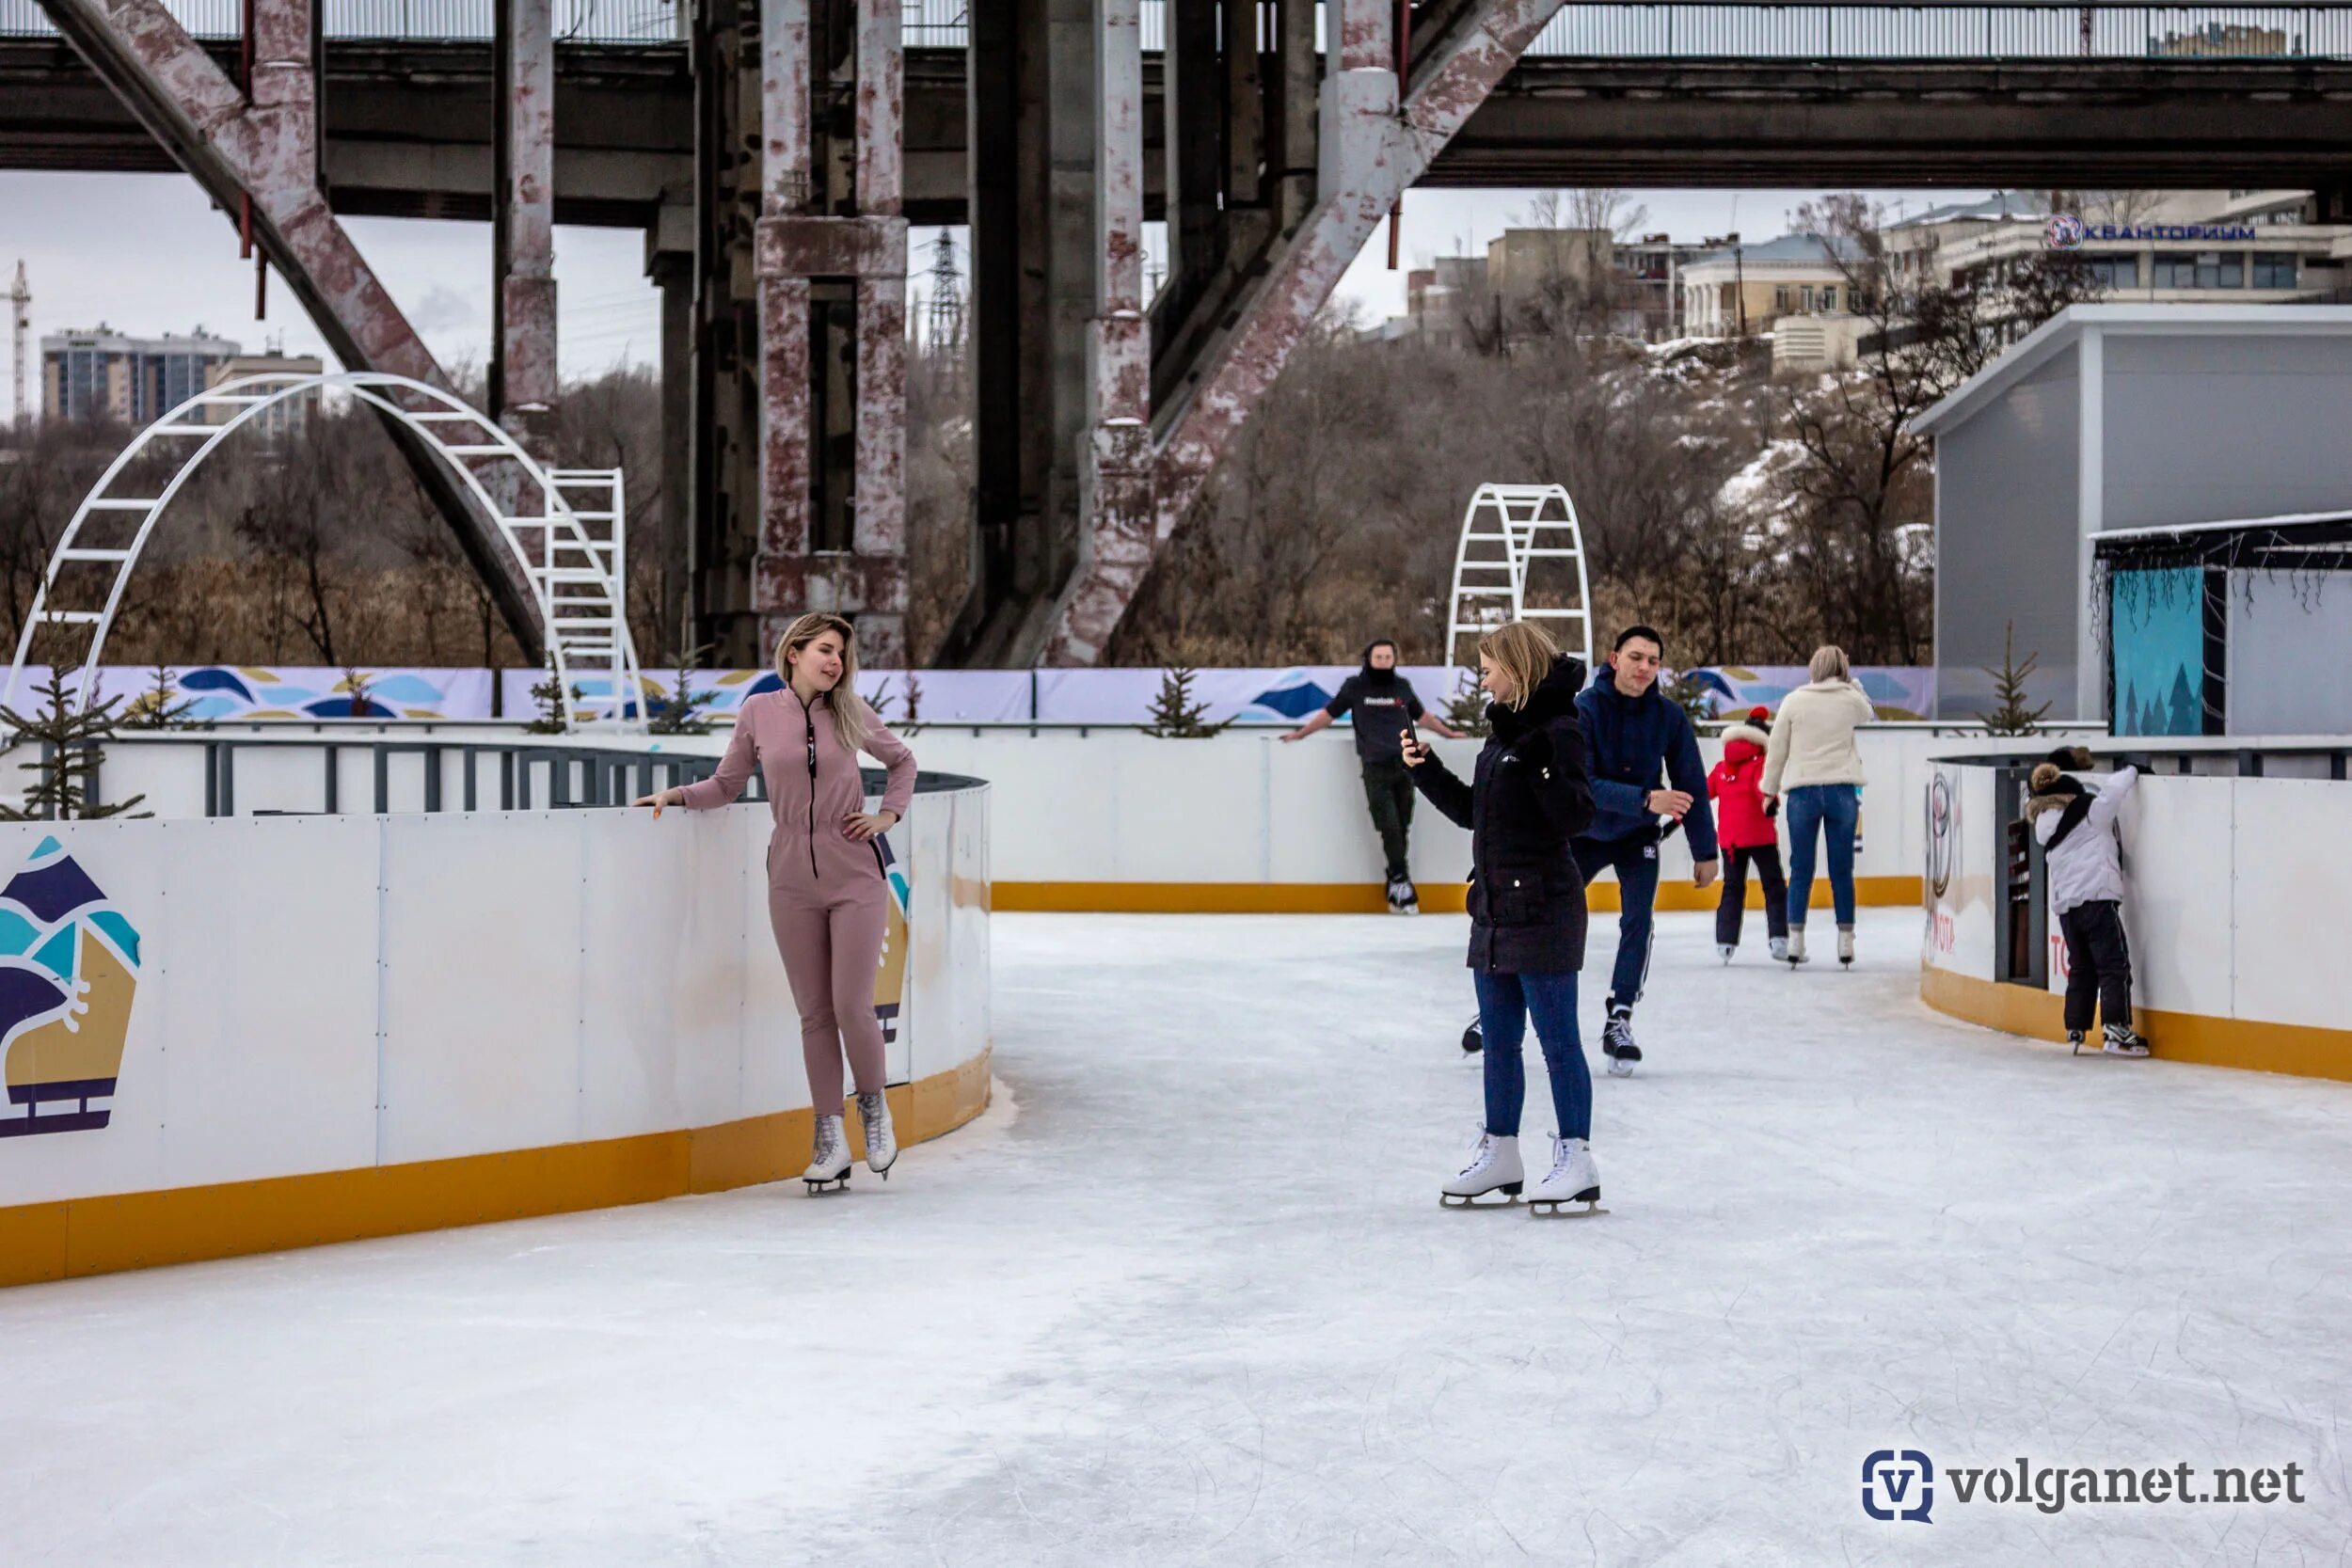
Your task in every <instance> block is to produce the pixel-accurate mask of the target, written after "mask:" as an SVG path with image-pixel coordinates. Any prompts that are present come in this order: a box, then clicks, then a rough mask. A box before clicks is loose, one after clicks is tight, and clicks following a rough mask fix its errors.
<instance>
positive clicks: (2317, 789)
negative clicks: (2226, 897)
mask: <svg viewBox="0 0 2352 1568" xmlns="http://www.w3.org/2000/svg"><path fill="white" fill-rule="evenodd" d="M2170 782H2171V781H2169V780H2167V781H2165V783H2166V784H2169V783H2170ZM2234 789H2235V795H2234V800H2233V815H2234V820H2235V822H2236V833H2235V841H2236V846H2237V849H2236V864H2235V871H2236V877H2235V879H2233V883H2232V886H2233V889H2234V897H2233V918H2234V921H2235V925H2236V942H2235V944H2234V947H2233V958H2234V964H2235V970H2236V984H2235V989H2234V992H2233V1003H2232V1007H2231V1011H2232V1012H2233V1013H2234V1014H2235V1015H2236V1016H2237V1017H2239V1018H2258V1019H2266V1020H2268V1021H2270V1022H2277V1023H2301V1024H2308V1025H2310V1026H2312V1027H2314V1028H2321V1029H2344V1028H2352V1020H2347V1018H2346V1012H2347V1006H2346V1005H2347V1002H2352V962H2348V961H2347V959H2346V958H2345V954H2346V952H2347V951H2352V941H2347V933H2352V879H2346V877H2345V876H2344V847H2345V846H2347V845H2352V784H2343V783H2330V782H2326V781H2314V780H2307V779H2239V780H2237V781H2236V782H2235V785H2234ZM2205 832H2208V833H2210V832H2212V828H2211V826H2210V825H2208V826H2207V827H2206V828H2205ZM2143 842H2146V841H2145V840H2143ZM2151 848H2152V849H2153V844H2152V845H2151ZM2141 858H2142V859H2153V855H2143V856H2142V857H2141ZM2201 897H2202V898H2203V900H2204V901H2206V902H2209V903H2218V902H2219V900H2218V898H2217V896H2216V895H2215V893H2214V891H2213V890H2212V889H2211V888H2206V889H2204V890H2202V891H2201ZM2159 1005H2161V1004H2159Z"/></svg>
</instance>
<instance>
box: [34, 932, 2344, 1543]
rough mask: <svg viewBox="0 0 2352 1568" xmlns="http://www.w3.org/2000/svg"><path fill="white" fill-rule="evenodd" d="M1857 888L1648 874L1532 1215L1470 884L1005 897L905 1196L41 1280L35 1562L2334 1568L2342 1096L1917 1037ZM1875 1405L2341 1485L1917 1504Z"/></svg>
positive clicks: (1986, 1436)
mask: <svg viewBox="0 0 2352 1568" xmlns="http://www.w3.org/2000/svg"><path fill="white" fill-rule="evenodd" d="M1864 912H1865V920H1864V924H1863V929H1862V940H1863V959H1864V961H1863V965H1862V966H1861V967H1860V968H1859V969H1858V970H1857V971H1856V972H1855V973H1852V974H1841V973H1838V972H1837V971H1836V966H1835V965H1834V964H1827V965H1825V964H1822V963H1819V962H1817V963H1816V964H1814V965H1812V966H1810V967H1809V968H1808V969H1807V970H1806V971H1805V972H1804V973H1800V974H1789V973H1787V972H1785V971H1781V970H1775V969H1773V968H1771V967H1770V966H1768V964H1767V963H1766V961H1765V960H1764V958H1763V957H1762V955H1761V953H1760V952H1759V951H1758V949H1759V947H1760V943H1761V937H1762V933H1761V930H1760V928H1758V929H1755V930H1752V931H1751V934H1750V938H1749V949H1748V952H1747V954H1746V955H1745V956H1743V958H1742V959H1741V961H1740V963H1739V964H1738V965H1736V966H1734V967H1732V968H1730V969H1724V968H1722V967H1720V966H1719V965H1718V964H1717V963H1716V961H1715V958H1714V955H1713V953H1712V951H1711V947H1710V945H1709V942H1710V938H1709V934H1708V929H1707V923H1706V921H1705V919H1704V918H1703V917H1699V916H1689V915H1683V916H1670V917H1667V918H1666V919H1665V920H1664V921H1663V923H1662V927H1661V942H1660V946H1659V951H1658V955H1657V960H1656V965H1655V969H1654V972H1653V976H1652V995H1651V997H1650V999H1649V1000H1648V1001H1647V1002H1646V1003H1645V1005H1644V1006H1643V1008H1642V1011H1641V1014H1640V1017H1639V1021H1638V1022H1639V1026H1640V1032H1641V1035H1642V1037H1643V1040H1644V1043H1645V1048H1646V1050H1647V1052H1648V1054H1649V1060H1648V1061H1647V1062H1646V1063H1645V1069H1644V1071H1643V1072H1642V1074H1641V1075H1640V1076H1638V1077H1636V1078H1633V1079H1631V1080H1629V1081H1619V1080H1611V1079H1608V1078H1605V1077H1604V1078H1601V1079H1600V1081H1599V1082H1598V1084H1597V1089H1596V1093H1597V1107H1598V1117H1597V1128H1596V1148H1597V1153H1598V1155H1599V1159H1600V1163H1601V1172H1602V1180H1603V1184H1604V1188H1605V1201H1606V1202H1607V1204H1608V1206H1609V1207H1610V1208H1611V1209H1612V1210H1613V1213H1612V1214H1610V1215H1609V1216H1608V1217H1606V1218H1602V1219H1594V1220H1574V1221H1548V1222H1538V1221H1534V1220H1532V1219H1531V1218H1530V1217H1529V1216H1528V1213H1527V1212H1526V1211H1525V1210H1524V1209H1514V1210H1505V1211H1499V1212H1473V1213H1462V1212H1451V1211H1441V1210H1440V1209H1439V1208H1438V1203H1437V1201H1436V1195H1437V1187H1438V1181H1439V1180H1440V1179H1441V1177H1442V1176H1443V1174H1445V1173H1446V1172H1447V1171H1449V1170H1450V1169H1451V1168H1453V1166H1454V1164H1456V1163H1458V1161H1459V1159H1460V1158H1461V1156H1462V1155H1463V1154H1464V1153H1465V1151H1466V1149H1467V1147H1468V1143H1469V1141H1470V1135H1471V1132H1472V1130H1473V1126H1474V1123H1475V1121H1476V1119H1477V1104H1478V1072H1479V1069H1478V1068H1477V1067H1476V1065H1475V1064H1474V1063H1473V1062H1471V1061H1470V1060H1467V1059H1465V1058H1463V1057H1462V1056H1461V1054H1460V1052H1459V1050H1458V1047H1457V1045H1456V1043H1455V1042H1456V1038H1457V1037H1458V1035H1459V1033H1460V1030H1461V1026H1462V1024H1463V1022H1465V1020H1466V1018H1467V1015H1468V1013H1469V1011H1470V1007H1469V1004H1468V1001H1467V996H1468V984H1467V976H1466V975H1465V974H1464V972H1463V971H1462V969H1461V967H1460V955H1461V949H1462V940H1463V925H1462V922H1461V921H1460V920H1459V919H1458V918H1452V919H1448V918H1441V917H1436V916H1431V917H1425V918H1423V919H1422V920H1419V921H1400V920H1389V919H1385V918H1376V917H1375V918H1308V917H1298V918H1288V917H1234V918H1181V917H1131V918H1104V917H1086V916H1000V917H999V918H998V919H997V921H996V926H995V930H996V964H997V968H996V974H997V1005H996V1031H997V1033H996V1044H997V1057H996V1060H997V1070H998V1073H999V1075H1000V1078H1001V1080H1002V1086H1003V1089H1004V1090H1005V1091H1006V1093H1005V1096H1004V1098H1002V1099H1000V1100H999V1102H998V1104H997V1106H996V1108H995V1109H993V1110H992V1112H991V1113H990V1114H989V1116H988V1117H985V1118H983V1120H982V1121H980V1122H979V1123H977V1124H975V1125H974V1126H973V1127H971V1128H967V1129H965V1130H964V1131H962V1132H959V1133H956V1134H955V1135H953V1136H952V1137H950V1138H948V1139H946V1140H945V1141H943V1142H941V1143H937V1144H933V1145H929V1146H925V1147H922V1148H914V1149H911V1150H909V1151H908V1153H907V1154H906V1155H905V1156H904V1158H903V1160H902V1161H901V1163H900V1164H899V1167H898V1171H897V1172H896V1173H895V1174H894V1177H893V1179H892V1180H891V1181H890V1182H888V1183H887V1184H886V1185H884V1184H882V1183H878V1182H873V1181H872V1180H870V1178H866V1177H861V1178H860V1179H859V1180H858V1184H857V1187H856V1189H855V1190H854V1191H853V1193H852V1194H851V1195H850V1196H847V1197H844V1198H829V1199H822V1200H811V1199H808V1198H805V1197H803V1196H802V1195H801V1192H800V1190H799V1188H798V1184H797V1183H793V1184H789V1185H784V1186H775V1187H769V1188H758V1189H752V1190H748V1191H744V1192H739V1193H731V1194H725V1195H720V1196H710V1197H701V1198H688V1199H681V1200H677V1201H674V1202H670V1203H663V1204H656V1205H649V1206H645V1207H641V1208H635V1209H628V1210H620V1211H613V1212H604V1213H596V1214H582V1215H571V1216H565V1217H561V1218H555V1219H548V1220H541V1221H531V1222H525V1223H519V1224H513V1225H503V1226H494V1227H480V1228H476V1229H470V1230H463V1231H453V1232H447V1233H442V1234H437V1235H428V1236H419V1237H409V1238H400V1239H394V1240H389V1241H384V1242H374V1243H358V1244H353V1245H348V1246H342V1247H333V1248H326V1249H319V1250H314V1251H310V1252H302V1253H293V1254H286V1255H282V1256H278V1257H271V1258H258V1259H238V1260H232V1261H228V1262H223V1263H217V1264H206V1265H199V1266H196V1267H189V1268H181V1269H172V1270H162V1271H155V1272H151V1273H146V1274H137V1275H116V1276H112V1277H107V1278H100V1279H90V1280H80V1281H72V1282H68V1283H65V1284H60V1285H52V1286H38V1287H31V1288H26V1289H23V1290H18V1291H9V1292H6V1293H0V1346H5V1347H6V1350H5V1366H6V1369H7V1371H6V1386H7V1388H8V1394H7V1403H6V1406H5V1408H6V1410H7V1413H8V1419H7V1420H6V1422H5V1423H4V1424H0V1433H5V1435H0V1510H5V1516H6V1517H7V1518H8V1521H9V1522H8V1530H7V1539H8V1547H7V1552H6V1560H7V1561H8V1563H10V1564H74V1565H80V1564H119V1563H137V1564H147V1563H168V1564H173V1565H180V1564H191V1565H213V1564H220V1565H230V1564H234V1565H239V1568H243V1565H247V1564H255V1563H276V1562H283V1563H294V1564H302V1565H305V1568H310V1565H318V1564H341V1563H355V1564H358V1563H364V1564H378V1563H384V1564H389V1563H400V1564H416V1563H430V1564H442V1563H447V1564H477V1563H530V1564H542V1563H544V1564H563V1565H566V1568H573V1565H591V1564H625V1565H628V1568H637V1565H641V1564H653V1563H697V1564H719V1563H723V1564H738V1563H739V1564H761V1565H767V1564H782V1563H795V1564H797V1563H808V1562H817V1561H840V1562H851V1563H859V1564H886V1563H901V1562H904V1563H926V1564H957V1565H962V1564H972V1565H994V1564H1004V1563H1019V1564H1023V1565H1025V1568H1026V1565H1031V1564H1073V1565H1079V1564H1082V1565H1087V1568H1093V1565H1097V1564H1119V1563H1155V1564H1156V1563H1179V1562H1198V1563H1204V1564H1216V1565H1219V1568H1223V1565H1228V1564H1275V1563H1282V1564H1294V1563H1359V1562H1360V1563H1399V1564H1407V1563H1409V1564H1452V1563H1481V1562H1516V1561H1523V1560H1543V1561H1567V1562H1578V1563H1585V1562H1590V1563H1619V1564H1661V1563H1670V1564H1688V1565H1692V1568H1712V1565H1720V1564H1739V1565H1741V1568H1750V1565H1757V1564H1776V1563H1791V1564H1798V1563H1802V1564H1817V1563H1857V1564H1859V1563H1886V1564H1895V1563H1902V1564H1911V1563H1947V1562H1948V1563H1968V1564H1976V1563H2002V1564H2008V1563H2025V1562H2040V1561H2062V1562H2066V1563H2113V1564H2131V1565H2134V1568H2138V1565H2146V1564H2159V1563H2174V1562H2180V1563H2213V1564H2222V1563H2253V1562H2256V1561H2257V1560H2259V1561H2261V1562H2265V1563H2270V1562H2282V1563H2318V1562H2337V1561H2340V1560H2343V1557H2344V1548H2345V1542H2346V1540H2347V1535H2348V1534H2352V1492H2348V1490H2347V1484H2346V1478H2345V1470H2344V1453H2343V1445H2342V1438H2341V1436H2340V1434H2339V1432H2338V1426H2337V1423H2338V1421H2339V1420H2340V1418H2341V1417H2342V1414H2343V1408H2344V1400H2345V1396H2346V1391H2347V1390H2352V1337H2348V1336H2346V1335H2345V1333H2344V1322H2343V1314H2344V1294H2345V1290H2346V1286H2347V1284H2348V1283H2352V1241H2347V1230H2346V1227H2345V1225H2344V1221H2343V1218H2342V1213H2343V1195H2344V1191H2345V1189H2346V1186H2347V1184H2348V1183H2352V1138H2348V1137H2347V1133H2346V1132H2345V1125H2346V1121H2347V1113H2352V1088H2348V1087H2347V1086H2345V1085H2333V1084H2325V1083H2316V1082H2311V1081H2305V1080H2296V1079H2289V1078H2280V1077H2267V1076H2262V1075H2256V1074H2249V1073H2236V1072H2230V1071H2226V1070H2221V1069H2201V1068H2193V1067H2183V1066H2175V1065H2171V1064H2168V1063H2164V1062H2161V1061H2157V1062H2145V1063H2133V1062H2122V1061H2113V1060H2105V1059H2083V1060H2075V1059H2072V1058H2070V1057H2068V1056H2067V1055H2066V1053H2064V1051H2063V1050H2062V1049H2058V1048H2052V1047H2049V1046H2043V1045H2034V1044H2027V1043H2025V1042H2021V1041H2017V1040H2014V1039H2011V1038H2009V1037H2001V1036H1995V1035H1992V1034H1988V1033H1984V1032H1981V1031H1978V1030H1974V1029H1970V1028H1967V1027H1964V1026H1963V1025H1959V1024H1956V1023H1953V1022H1948V1021H1946V1020H1943V1019H1940V1018H1937V1017H1935V1016H1934V1015H1932V1014H1930V1013H1928V1012H1926V1011H1924V1010H1923V1009H1922V1008H1921V1007H1920V1006H1919V1005H1918V1003H1917V1001H1916V999H1915V989H1916V968H1915V951H1916V941H1917V927H1916V922H1917V916H1916V915H1915V914H1914V913H1912V912H1910V911H1864ZM1751 918H1752V920H1753V918H1754V917H1751ZM1757 924H1758V926H1759V927H1760V922H1759V923H1757ZM1612 936H1613V923H1612V922H1609V921H1607V920H1597V921H1596V923H1595V937H1596V941H1595V944H1594V946H1595V951H1594V953H1593V955H1592V961H1591V965H1590V967H1589V969H1588V971H1587V977H1588V979H1592V980H1595V981H1596V982H1597V979H1598V977H1599V976H1601V975H1603V974H1605V973H1606V971H1607V965H1608V958H1609V950H1610V942H1611V938H1612ZM1816 937H1817V944H1818V945H1820V946H1827V945H1828V943H1827V941H1826V927H1820V926H1817V927H1816ZM1597 1011H1598V997H1597V993H1596V994H1593V995H1588V997H1587V999H1586V1006H1585V1009H1584V1012H1585V1018H1586V1022H1587V1026H1588V1031H1589V1030H1590V1029H1591V1027H1592V1026H1593V1025H1594V1024H1595V1023H1596V1022H1597ZM1591 1054H1592V1056H1593V1059H1594V1060H1595V1061H1597V1060H1598V1053H1597V1051H1596V1052H1592V1053H1591ZM1531 1059H1532V1042H1531ZM1533 1075H1534V1080H1535V1081H1534V1084H1533V1085H1531V1094H1530V1104H1529V1111H1528V1119H1527V1124H1526V1130H1527V1132H1529V1133H1530V1134H1531V1136H1540V1134H1542V1133H1543V1132H1544V1131H1545V1130H1546V1129H1547V1128H1549V1125H1550V1117H1549V1113H1548V1111H1547V1110H1546V1108H1545V1107H1546V1106H1547V1104H1548V1101H1547V1100H1546V1098H1545V1096H1544V1092H1543V1078H1542V1073H1541V1071H1540V1069H1534V1074H1533ZM1016 1107H1017V1109H1016ZM1883 1448H1894V1449H1920V1450H1923V1451H1924V1452H1926V1453H1927V1454H1928V1455H1929V1456H1930V1457H1931V1459H1932V1460H1933V1461H1934V1462H1935V1463H1936V1464H1937V1465H1939V1466H1942V1467H1945V1469H1946V1470H1947V1472H1948V1467H1950V1466H1953V1465H1978V1464H1986V1465H2014V1463H2015V1461H2016V1460H2017V1458H2018V1457H2019V1456H2025V1457H2026V1458H2027V1459H2028V1460H2029V1461H2030V1463H2032V1464H2034V1465H2101V1466H2108V1465H2118V1466H2120V1465H2132V1466H2134V1467H2137V1468H2147V1467H2152V1466H2158V1465H2162V1466H2167V1467H2169V1466H2171V1465H2176V1464H2181V1463H2187V1464H2190V1465H2200V1466H2205V1465H2249V1466H2257V1465H2271V1466H2283V1465H2286V1464H2288V1463H2290V1462H2293V1463H2296V1464H2298V1465H2301V1466H2302V1469H2303V1475H2304V1480H2303V1485H2304V1489H2305V1496H2306V1497H2307V1498H2308V1499H2309V1500H2308V1501H2306V1502H2304V1503H2302V1504H2299V1505H2297V1504H2289V1503H2286V1502H2277V1503H2273V1504H2270V1505H2268V1506H2267V1507H2265V1506H2261V1505H2255V1504H2245V1505H2234V1506H2194V1505H2179V1504H2172V1505H2143V1506H2138V1507H2126V1506H2116V1507H2092V1506H2085V1505H2079V1504H2078V1505H2075V1506H2073V1507H2070V1508H2068V1509H2067V1510H2066V1511H2065V1512H2064V1513H2058V1514H2055V1515H2053V1514H2045V1513H2042V1512H2039V1511H2037V1510H2036V1509H2034V1508H2032V1507H2021V1506H2018V1505H2016V1504H2010V1505H2008V1506H1997V1505H1993V1504H1989V1503H1985V1502H1982V1501H1979V1502H1977V1503H1975V1504H1973V1505H1963V1504H1961V1503H1960V1502H1959V1501H1958V1500H1957V1498H1956V1497H1955V1496H1954V1492H1953V1488H1952V1481H1951V1477H1950V1476H1949V1474H1948V1473H1946V1474H1943V1475H1940V1476H1939V1478H1938V1480H1939V1489H1938V1492H1937V1494H1936V1497H1935V1501H1934V1504H1933V1509H1932V1517H1931V1522H1930V1523H1911V1522H1901V1521H1898V1522H1895V1523H1879V1522H1876V1521H1874V1520H1872V1519H1870V1518H1868V1517H1867V1516H1866V1515H1865V1513H1864V1512H1863V1510H1862V1507H1861V1497H1860V1492H1861V1487H1860V1481H1861V1472H1862V1465H1863V1461H1864V1457H1865V1455H1867V1454H1868V1453H1870V1452H1871V1451H1872V1450H1874V1449H1883Z"/></svg>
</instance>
